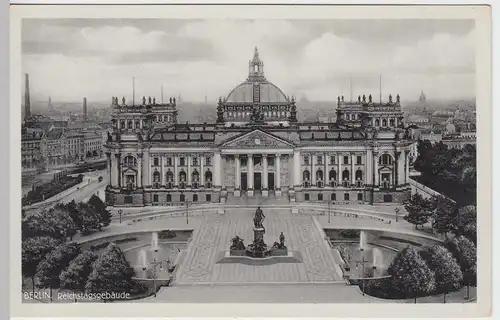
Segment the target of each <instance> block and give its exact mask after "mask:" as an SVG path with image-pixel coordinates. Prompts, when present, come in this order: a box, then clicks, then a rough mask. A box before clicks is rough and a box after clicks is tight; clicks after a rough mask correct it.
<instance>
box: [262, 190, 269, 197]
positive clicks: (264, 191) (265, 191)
mask: <svg viewBox="0 0 500 320" xmlns="http://www.w3.org/2000/svg"><path fill="white" fill-rule="evenodd" d="M262 196H263V197H267V196H269V191H268V190H267V189H266V190H262Z"/></svg>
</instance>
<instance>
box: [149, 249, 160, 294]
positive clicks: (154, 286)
mask: <svg viewBox="0 0 500 320" xmlns="http://www.w3.org/2000/svg"><path fill="white" fill-rule="evenodd" d="M154 252H155V253H157V252H158V249H155V250H154ZM151 264H152V265H153V290H154V296H155V297H156V266H158V265H161V261H156V255H153V262H151Z"/></svg>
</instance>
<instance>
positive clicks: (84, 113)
mask: <svg viewBox="0 0 500 320" xmlns="http://www.w3.org/2000/svg"><path fill="white" fill-rule="evenodd" d="M83 121H87V98H86V97H83Z"/></svg>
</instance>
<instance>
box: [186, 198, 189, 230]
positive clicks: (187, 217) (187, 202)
mask: <svg viewBox="0 0 500 320" xmlns="http://www.w3.org/2000/svg"><path fill="white" fill-rule="evenodd" d="M188 206H189V201H188V199H187V198H186V224H189V210H188Z"/></svg>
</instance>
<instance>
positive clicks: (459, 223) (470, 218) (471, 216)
mask: <svg viewBox="0 0 500 320" xmlns="http://www.w3.org/2000/svg"><path fill="white" fill-rule="evenodd" d="M476 221H477V212H476V206H474V205H468V206H465V207H462V208H460V209H458V214H457V216H456V219H455V220H454V221H453V232H454V233H455V235H457V236H462V235H463V236H465V237H467V238H468V239H469V240H471V241H472V242H474V243H476V238H477V233H476Z"/></svg>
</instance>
